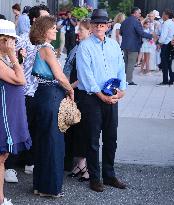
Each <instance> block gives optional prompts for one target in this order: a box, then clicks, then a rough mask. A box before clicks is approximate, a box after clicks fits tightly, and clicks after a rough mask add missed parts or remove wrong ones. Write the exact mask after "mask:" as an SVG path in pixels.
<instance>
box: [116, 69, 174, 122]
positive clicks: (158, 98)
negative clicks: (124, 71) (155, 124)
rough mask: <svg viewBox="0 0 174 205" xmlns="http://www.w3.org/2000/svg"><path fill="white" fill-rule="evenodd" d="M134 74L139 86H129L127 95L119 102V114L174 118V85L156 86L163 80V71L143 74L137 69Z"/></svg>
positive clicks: (149, 117) (124, 115)
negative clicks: (173, 112)
mask: <svg viewBox="0 0 174 205" xmlns="http://www.w3.org/2000/svg"><path fill="white" fill-rule="evenodd" d="M134 76H135V77H134V81H135V82H136V83H138V86H128V89H127V92H126V96H125V98H124V99H123V100H122V101H121V102H120V104H119V108H120V109H119V111H120V113H119V116H120V117H132V118H141V119H143V118H148V119H174V115H172V111H174V86H173V85H172V86H156V84H157V83H160V82H161V81H162V74H161V72H152V73H151V74H150V75H142V74H139V70H138V69H135V72H134Z"/></svg>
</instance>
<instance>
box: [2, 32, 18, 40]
mask: <svg viewBox="0 0 174 205" xmlns="http://www.w3.org/2000/svg"><path fill="white" fill-rule="evenodd" d="M1 34H2V35H4V36H10V37H13V38H18V39H20V37H19V36H18V35H16V34H11V33H1Z"/></svg>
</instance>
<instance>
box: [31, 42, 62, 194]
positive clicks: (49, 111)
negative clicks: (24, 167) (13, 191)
mask: <svg viewBox="0 0 174 205" xmlns="http://www.w3.org/2000/svg"><path fill="white" fill-rule="evenodd" d="M47 46H48V47H50V48H52V47H51V46H50V45H47ZM41 47H45V46H44V45H42V46H41ZM37 60H38V61H40V63H41V64H42V66H44V65H45V66H46V67H47V69H50V70H51V68H50V67H49V65H48V64H47V63H46V61H44V60H42V58H41V57H40V54H39V52H38V53H37ZM37 65H38V64H37ZM35 66H36V64H34V65H33V68H34V67H35ZM64 97H65V91H64V89H63V88H62V87H61V86H60V85H59V84H58V83H57V82H56V81H54V80H53V81H49V80H44V79H43V78H41V77H40V78H38V88H37V91H36V92H35V95H34V100H33V105H32V111H33V112H34V113H35V131H34V133H35V134H34V136H33V149H34V171H33V189H34V190H37V191H38V192H39V193H43V194H49V195H58V194H59V193H61V192H62V184H63V176H64V135H63V133H61V132H60V130H59V128H58V112H59V106H60V103H61V101H62V100H63V98H64Z"/></svg>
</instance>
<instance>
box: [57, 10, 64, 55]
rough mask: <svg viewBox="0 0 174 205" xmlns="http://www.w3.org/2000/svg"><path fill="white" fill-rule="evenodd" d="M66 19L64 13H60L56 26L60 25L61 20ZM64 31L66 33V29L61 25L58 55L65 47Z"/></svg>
mask: <svg viewBox="0 0 174 205" xmlns="http://www.w3.org/2000/svg"><path fill="white" fill-rule="evenodd" d="M65 19H66V15H65V14H62V15H61V17H60V19H59V21H58V22H57V26H58V28H59V26H61V24H62V23H63V21H64V20H65ZM65 33H66V30H65V26H63V27H62V28H61V29H60V48H59V57H60V56H61V55H62V53H63V49H64V47H65Z"/></svg>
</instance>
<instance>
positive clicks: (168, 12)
mask: <svg viewBox="0 0 174 205" xmlns="http://www.w3.org/2000/svg"><path fill="white" fill-rule="evenodd" d="M163 13H164V14H165V15H167V16H168V17H169V19H172V18H173V12H172V11H171V10H170V9H166V10H164V12H163Z"/></svg>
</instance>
